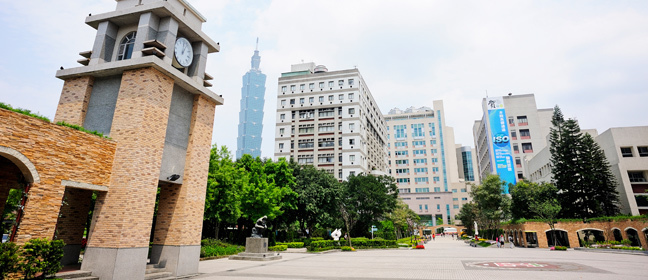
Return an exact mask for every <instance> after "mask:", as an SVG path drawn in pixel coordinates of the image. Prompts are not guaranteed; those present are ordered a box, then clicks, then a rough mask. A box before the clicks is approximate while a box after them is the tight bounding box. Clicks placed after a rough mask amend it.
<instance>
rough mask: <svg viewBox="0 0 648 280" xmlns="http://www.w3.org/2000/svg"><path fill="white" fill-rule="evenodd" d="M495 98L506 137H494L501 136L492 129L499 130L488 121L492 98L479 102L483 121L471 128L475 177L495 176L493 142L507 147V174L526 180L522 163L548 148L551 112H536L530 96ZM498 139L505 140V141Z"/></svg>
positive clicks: (537, 110) (551, 110)
mask: <svg viewBox="0 0 648 280" xmlns="http://www.w3.org/2000/svg"><path fill="white" fill-rule="evenodd" d="M497 98H501V100H502V101H503V109H504V112H505V113H504V114H503V115H502V116H505V117H504V118H505V119H504V120H503V121H504V122H506V128H507V129H506V130H507V131H506V135H498V133H500V134H501V131H499V132H497V133H495V132H494V131H493V127H499V124H493V123H492V122H491V120H490V119H489V104H490V103H489V102H490V100H491V99H492V98H489V99H487V98H484V99H483V100H482V109H483V117H482V119H481V120H476V121H475V123H474V125H473V136H474V140H475V150H476V153H477V155H476V156H477V167H478V170H479V171H478V173H479V177H480V178H485V177H486V176H487V175H488V174H498V168H497V165H496V164H495V162H496V160H497V159H496V156H497V155H498V154H497V153H500V152H501V151H497V153H496V151H495V149H494V147H496V146H494V141H495V142H496V143H495V144H496V145H497V144H500V143H502V142H503V143H505V144H506V143H508V144H509V145H510V152H509V153H510V154H509V155H508V156H510V162H509V164H510V167H511V170H510V172H513V174H514V178H515V179H514V180H521V179H522V178H525V177H527V176H528V174H526V171H525V165H526V164H527V163H526V161H528V160H530V159H531V158H532V157H533V156H535V154H536V153H537V152H538V151H540V150H542V149H543V148H544V147H546V146H547V144H548V143H547V140H546V137H547V135H548V134H549V130H550V128H551V117H552V115H553V108H547V109H538V107H537V106H536V102H535V96H534V95H533V94H523V95H509V96H503V97H497ZM502 127H504V125H502ZM502 136H507V138H504V137H502ZM501 167H502V166H500V168H501ZM500 175H502V174H500ZM502 177H503V176H502ZM509 183H515V182H509Z"/></svg>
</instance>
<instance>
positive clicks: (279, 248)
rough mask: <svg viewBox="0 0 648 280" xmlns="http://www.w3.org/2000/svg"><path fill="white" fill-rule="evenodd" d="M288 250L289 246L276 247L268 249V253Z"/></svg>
mask: <svg viewBox="0 0 648 280" xmlns="http://www.w3.org/2000/svg"><path fill="white" fill-rule="evenodd" d="M287 249H288V245H275V246H270V247H268V251H286V250H287Z"/></svg>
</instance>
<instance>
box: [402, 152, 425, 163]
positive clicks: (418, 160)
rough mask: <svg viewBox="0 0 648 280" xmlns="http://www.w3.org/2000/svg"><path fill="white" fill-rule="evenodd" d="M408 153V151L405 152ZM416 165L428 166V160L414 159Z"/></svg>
mask: <svg viewBox="0 0 648 280" xmlns="http://www.w3.org/2000/svg"><path fill="white" fill-rule="evenodd" d="M404 152H407V151H404ZM414 164H417V165H418V164H427V159H426V158H417V159H414Z"/></svg>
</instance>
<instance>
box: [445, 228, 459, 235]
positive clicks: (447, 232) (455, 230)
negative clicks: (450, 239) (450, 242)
mask: <svg viewBox="0 0 648 280" xmlns="http://www.w3.org/2000/svg"><path fill="white" fill-rule="evenodd" d="M443 233H446V234H457V229H456V228H451V227H447V228H444V229H443Z"/></svg>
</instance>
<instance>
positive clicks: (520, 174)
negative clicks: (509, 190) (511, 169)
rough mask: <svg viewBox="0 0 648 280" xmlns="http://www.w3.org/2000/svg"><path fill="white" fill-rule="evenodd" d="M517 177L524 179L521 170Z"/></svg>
mask: <svg viewBox="0 0 648 280" xmlns="http://www.w3.org/2000/svg"><path fill="white" fill-rule="evenodd" d="M517 178H518V179H520V180H522V179H524V175H523V174H522V172H518V174H517Z"/></svg>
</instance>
